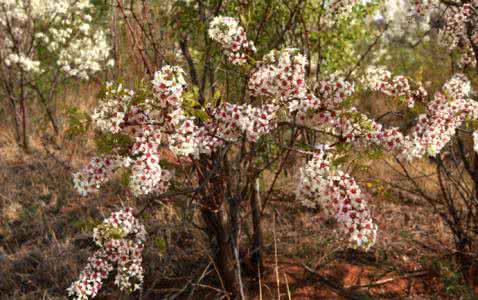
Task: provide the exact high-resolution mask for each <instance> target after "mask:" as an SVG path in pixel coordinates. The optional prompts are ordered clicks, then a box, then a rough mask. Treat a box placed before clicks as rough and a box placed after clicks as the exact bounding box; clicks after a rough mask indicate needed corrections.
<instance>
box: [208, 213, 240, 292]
mask: <svg viewBox="0 0 478 300" xmlns="http://www.w3.org/2000/svg"><path fill="white" fill-rule="evenodd" d="M202 217H203V220H204V223H205V225H206V228H207V232H208V235H209V242H210V246H211V249H212V250H213V251H214V254H215V255H214V263H215V264H216V268H217V271H218V273H219V276H220V281H221V284H223V285H224V289H225V290H226V292H227V293H228V294H229V297H230V298H231V299H237V298H238V297H239V295H240V287H239V278H238V274H239V273H238V268H237V264H236V260H235V257H234V249H233V247H232V243H231V240H230V238H231V234H230V231H229V230H227V228H226V226H225V224H223V217H224V216H223V213H222V212H221V210H219V211H212V210H210V209H208V208H203V209H202Z"/></svg>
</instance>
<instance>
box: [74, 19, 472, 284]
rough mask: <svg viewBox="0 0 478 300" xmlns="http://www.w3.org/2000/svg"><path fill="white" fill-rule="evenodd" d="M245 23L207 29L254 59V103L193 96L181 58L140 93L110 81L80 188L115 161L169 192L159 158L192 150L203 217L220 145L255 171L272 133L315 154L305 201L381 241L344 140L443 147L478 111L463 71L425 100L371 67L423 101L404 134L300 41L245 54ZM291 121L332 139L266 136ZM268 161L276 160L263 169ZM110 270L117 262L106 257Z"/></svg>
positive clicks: (138, 189)
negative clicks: (322, 73) (373, 112)
mask: <svg viewBox="0 0 478 300" xmlns="http://www.w3.org/2000/svg"><path fill="white" fill-rule="evenodd" d="M238 24H239V23H238V22H237V21H236V20H234V19H231V18H229V17H216V18H214V20H213V21H212V22H211V24H210V29H209V35H210V37H211V38H212V39H214V40H216V41H218V42H219V43H220V44H221V46H222V48H223V50H224V52H225V54H226V55H227V56H228V59H229V60H230V61H231V62H233V63H235V64H246V63H249V64H250V66H248V67H250V68H244V69H246V70H250V72H249V73H248V74H247V75H248V76H247V77H246V78H248V82H247V89H248V91H247V92H248V94H249V96H250V97H249V98H250V101H249V102H241V103H232V102H227V100H229V99H219V100H218V99H213V101H208V102H205V103H200V104H196V103H194V100H191V94H190V93H189V92H188V90H187V86H186V80H185V78H184V72H183V70H182V69H181V68H180V67H179V66H164V67H163V68H161V69H160V70H159V71H158V72H156V73H155V75H154V79H153V80H152V82H151V86H150V87H145V88H142V89H139V90H137V91H131V90H127V89H124V88H123V87H122V86H121V85H115V84H112V83H109V84H107V86H106V92H105V94H104V97H103V98H102V99H101V103H100V104H99V105H98V107H97V108H96V110H95V112H94V113H93V121H94V125H95V127H96V129H97V133H98V135H99V137H100V139H99V140H107V141H108V147H106V151H103V152H105V154H106V156H102V157H99V158H96V159H93V160H92V163H91V164H90V165H89V166H87V167H86V168H85V169H84V170H82V171H80V172H78V173H76V174H74V180H75V186H76V187H77V189H78V190H79V192H80V193H81V194H88V193H91V192H94V191H96V190H97V189H98V188H99V187H100V185H101V184H103V183H104V182H105V181H106V180H107V179H108V178H111V176H112V174H113V172H114V171H115V170H116V169H118V168H123V169H126V172H125V174H127V175H129V180H128V184H129V187H130V190H131V191H132V192H133V193H134V194H135V195H137V196H141V195H148V194H153V195H154V194H162V193H164V192H166V191H167V190H168V189H169V186H170V181H171V180H172V179H173V170H166V167H165V166H164V164H162V160H163V158H162V153H164V152H163V151H170V152H172V153H174V154H175V155H176V156H177V157H179V158H181V157H186V158H188V159H189V160H190V161H191V162H192V165H193V166H194V167H195V168H196V169H197V170H198V176H197V177H198V179H197V182H199V183H200V186H199V187H198V188H196V189H193V190H194V191H200V192H202V195H201V196H202V197H203V199H202V201H203V202H201V203H200V204H201V206H202V207H206V208H207V209H205V211H206V212H205V215H206V216H207V217H211V214H212V212H216V211H217V210H219V209H221V204H222V203H221V202H219V201H221V200H218V199H220V198H221V197H222V196H223V194H224V193H225V192H224V190H225V189H226V190H227V189H228V187H226V184H224V183H222V182H219V179H218V178H217V177H220V174H221V175H223V174H225V172H226V171H225V170H222V169H228V167H226V165H227V164H228V163H226V162H224V161H227V160H228V158H227V157H226V156H225V155H224V154H223V153H224V152H227V149H229V148H228V147H234V146H236V147H237V148H242V149H244V148H250V149H253V150H252V151H251V152H250V153H249V154H248V155H247V156H248V157H247V159H249V161H247V162H245V163H244V161H242V160H241V159H244V156H240V157H239V158H238V161H240V163H239V164H244V165H247V166H248V169H252V168H253V167H252V166H251V165H253V162H254V161H253V160H252V158H254V157H255V156H256V155H257V153H256V151H257V149H260V148H256V147H258V146H259V145H260V144H261V142H262V141H263V138H269V139H272V142H271V143H275V145H276V146H278V147H279V148H280V147H285V148H288V149H292V150H291V151H298V152H300V153H303V154H306V155H308V156H309V157H311V158H312V159H311V160H310V161H309V162H308V163H307V165H306V166H305V167H304V168H303V169H302V176H301V178H300V181H299V185H298V186H299V188H298V191H297V196H298V198H300V199H301V201H302V203H303V204H304V205H305V206H309V207H316V206H318V205H320V206H323V207H324V208H326V209H327V211H329V212H330V213H331V214H332V215H333V216H334V217H335V218H336V220H337V221H338V224H339V229H340V230H341V231H342V232H343V233H344V236H346V237H347V238H348V240H349V241H350V242H351V244H352V246H354V247H361V248H363V249H365V250H367V249H369V248H370V247H371V246H373V244H374V243H375V241H376V235H377V226H376V225H375V224H374V222H373V219H372V217H371V214H370V212H369V210H368V208H367V201H366V198H367V196H366V193H364V192H362V191H361V189H360V187H359V186H358V184H357V182H356V181H355V180H354V179H353V178H352V177H351V176H350V175H349V174H347V173H345V172H343V171H341V166H340V163H339V162H340V159H339V158H340V146H350V147H354V149H356V150H363V149H366V148H367V147H370V146H376V147H382V148H383V149H386V150H388V151H393V152H394V153H397V154H398V155H399V156H401V157H403V158H406V159H413V158H418V157H422V156H424V155H426V154H428V155H432V156H433V155H436V154H437V153H438V152H440V151H441V149H442V148H443V147H444V145H445V144H446V143H447V142H448V141H449V140H450V138H451V137H452V136H453V135H454V134H455V131H456V129H457V127H458V126H460V125H461V124H462V123H463V121H464V120H465V118H467V117H470V118H476V117H478V114H477V113H478V107H477V105H476V104H475V102H473V101H472V100H471V99H469V98H468V92H469V90H470V88H469V86H470V84H469V82H468V80H467V79H466V77H464V76H463V75H456V76H455V77H453V78H452V79H451V80H450V81H448V82H447V83H446V84H445V86H444V89H443V93H437V94H436V95H435V96H434V98H433V100H432V101H430V102H427V101H428V99H427V97H428V95H427V92H426V90H425V89H424V88H423V87H422V86H421V84H420V83H416V82H413V81H411V80H410V79H408V78H406V77H404V76H395V77H392V75H391V73H390V72H388V71H387V70H385V69H383V68H372V69H370V70H369V72H367V76H366V80H365V83H366V85H367V87H369V88H370V89H372V90H375V91H378V92H382V93H385V94H386V95H388V96H391V97H393V98H398V99H400V98H401V99H403V100H404V101H405V102H406V103H407V107H408V108H412V107H414V105H415V102H416V101H418V102H420V103H422V104H423V105H424V106H425V107H426V111H425V113H423V114H421V115H420V116H419V117H418V122H417V124H416V126H415V127H414V128H413V129H412V131H411V132H410V133H402V132H401V131H400V130H399V128H393V127H392V128H386V127H385V126H383V125H382V124H379V123H378V122H376V121H374V120H372V119H370V118H369V117H368V116H367V115H365V114H363V113H361V112H359V111H358V109H357V108H355V107H354V106H353V101H352V99H351V98H352V96H353V95H354V91H355V84H354V83H351V82H348V81H347V80H346V79H345V78H343V77H341V76H340V75H339V74H332V75H330V76H329V77H328V78H325V79H322V80H320V81H319V82H317V84H316V88H315V89H312V88H310V87H309V86H308V85H307V78H306V72H305V68H306V66H307V64H308V62H307V59H306V58H305V56H303V55H302V54H300V52H299V51H298V50H297V49H292V48H286V49H282V50H272V51H271V52H269V53H268V54H266V55H265V56H264V57H263V59H262V60H260V61H259V62H257V63H254V62H253V60H248V59H247V55H246V54H245V53H246V52H247V51H249V50H252V49H253V46H252V44H251V43H250V42H248V40H247V37H246V34H245V31H244V29H242V27H240V26H239V25H238ZM284 123H285V124H289V125H290V126H291V128H292V132H293V136H294V135H295V134H296V133H295V129H296V126H301V127H302V128H305V129H311V130H315V131H318V132H320V133H321V134H322V133H323V134H324V135H325V136H326V137H324V141H325V142H326V144H325V145H320V146H316V145H308V146H309V147H308V148H307V150H303V149H301V148H300V147H299V145H298V143H295V140H294V138H292V139H291V144H290V145H288V146H284V143H283V142H281V141H277V140H274V139H273V137H272V135H270V134H269V133H272V132H273V131H274V130H276V129H278V128H279V127H280V126H279V125H282V124H284ZM309 126H313V127H309ZM321 142H322V141H321ZM103 150H104V149H103ZM221 155H224V156H221ZM231 155H232V154H231ZM336 158H337V159H336ZM217 166H219V169H220V170H218V167H217ZM267 167H270V165H268V166H266V167H265V168H263V169H262V170H264V169H266V168H267ZM221 168H222V169H221ZM258 173H259V174H260V173H261V171H259V172H258ZM228 176H229V177H228V178H230V177H231V176H230V175H228ZM232 177H234V176H232ZM238 181H239V182H240V179H238ZM218 182H219V183H218ZM210 186H212V188H211V189H210V190H207V188H209V187H210ZM242 188H244V187H243V186H239V188H238V190H241V189H242ZM211 202H212V203H211ZM213 225H214V226H217V224H216V223H214V224H213ZM218 244H219V242H218ZM227 244H228V245H229V243H227ZM105 268H106V269H108V270H110V269H111V267H109V266H107V265H106V267H105ZM134 274H136V273H134ZM119 282H123V281H122V280H119ZM120 286H127V284H124V285H123V284H122V285H120ZM95 291H96V290H95Z"/></svg>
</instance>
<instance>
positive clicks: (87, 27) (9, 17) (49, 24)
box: [0, 0, 110, 79]
mask: <svg viewBox="0 0 478 300" xmlns="http://www.w3.org/2000/svg"><path fill="white" fill-rule="evenodd" d="M0 7H1V8H2V9H1V10H0V31H1V32H2V37H3V44H2V47H1V49H0V61H1V62H2V63H3V64H4V65H5V66H6V68H7V69H18V70H21V71H23V72H25V73H27V74H37V75H40V74H44V73H46V72H50V71H51V70H55V69H59V70H61V71H63V72H65V74H66V75H67V76H73V77H79V78H82V79H88V78H89V76H90V74H92V73H95V72H98V71H100V70H101V69H102V66H103V64H104V63H105V62H106V61H107V60H108V59H109V52H110V47H109V45H108V42H107V39H106V34H105V32H103V31H102V30H99V29H98V27H97V26H93V24H92V20H93V18H92V16H91V13H90V12H91V10H92V8H93V7H92V4H91V3H90V2H89V1H87V0H80V1H71V0H60V1H51V0H49V1H37V0H32V1H27V0H25V1H23V0H22V1H15V0H2V1H1V2H0Z"/></svg>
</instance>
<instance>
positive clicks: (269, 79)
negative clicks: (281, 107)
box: [248, 48, 307, 101]
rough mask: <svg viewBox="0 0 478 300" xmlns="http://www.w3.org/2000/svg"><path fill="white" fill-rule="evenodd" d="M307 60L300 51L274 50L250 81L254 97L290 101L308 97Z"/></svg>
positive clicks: (265, 58)
mask: <svg viewBox="0 0 478 300" xmlns="http://www.w3.org/2000/svg"><path fill="white" fill-rule="evenodd" d="M306 64H307V59H306V58H305V56H303V55H302V54H300V52H299V50H297V49H292V48H287V49H283V50H281V51H277V50H272V51H271V52H270V53H269V54H267V55H265V56H264V58H263V60H262V62H260V63H259V66H258V68H257V70H256V71H255V72H254V73H253V74H252V75H251V78H250V79H249V83H248V86H249V90H250V92H251V94H252V95H253V96H256V97H260V96H262V97H269V98H277V99H278V100H281V101H290V100H292V99H293V98H296V99H301V98H303V97H305V96H306V93H307V87H306V82H305V66H306Z"/></svg>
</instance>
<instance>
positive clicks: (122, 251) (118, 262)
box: [68, 208, 146, 300]
mask: <svg viewBox="0 0 478 300" xmlns="http://www.w3.org/2000/svg"><path fill="white" fill-rule="evenodd" d="M93 237H94V240H95V242H96V244H97V245H98V246H99V247H100V249H99V250H97V251H96V252H95V254H94V255H93V256H92V257H90V258H89V259H88V264H87V265H86V267H85V268H84V269H83V271H82V272H81V274H80V276H79V279H78V280H77V281H75V282H73V283H72V284H71V286H70V287H69V288H68V294H69V295H70V296H71V297H73V298H74V299H78V300H86V299H89V298H93V297H95V296H96V295H97V293H98V291H99V290H100V289H101V287H102V286H103V281H104V280H105V279H106V278H108V275H109V274H110V273H111V272H112V271H113V270H114V269H115V267H116V270H117V273H116V277H115V281H114V283H115V285H117V286H118V287H119V288H120V289H121V290H125V291H135V290H137V289H139V288H140V287H141V285H142V283H143V267H142V265H141V264H142V255H141V254H142V252H143V248H144V242H145V240H146V230H145V228H144V226H143V225H142V224H141V223H139V221H138V220H137V219H136V218H135V217H134V216H133V213H132V211H131V209H130V208H125V209H123V210H120V211H118V212H114V213H112V214H111V217H109V218H108V219H105V220H104V221H103V223H102V224H101V225H99V226H98V227H96V228H95V229H94V234H93Z"/></svg>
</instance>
